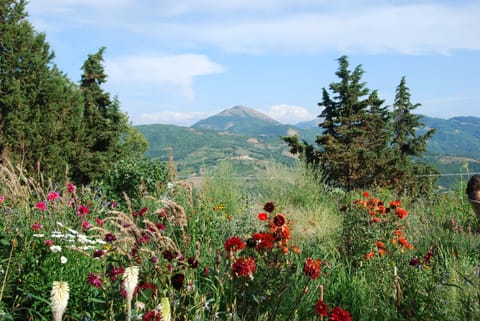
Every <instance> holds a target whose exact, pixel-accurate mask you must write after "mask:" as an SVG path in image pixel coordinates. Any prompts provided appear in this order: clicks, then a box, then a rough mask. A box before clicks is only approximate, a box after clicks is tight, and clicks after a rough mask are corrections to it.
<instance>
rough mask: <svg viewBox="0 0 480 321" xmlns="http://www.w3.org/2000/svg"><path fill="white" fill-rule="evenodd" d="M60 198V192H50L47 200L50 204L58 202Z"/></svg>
mask: <svg viewBox="0 0 480 321" xmlns="http://www.w3.org/2000/svg"><path fill="white" fill-rule="evenodd" d="M59 197H60V194H58V192H50V193H48V195H47V200H49V201H50V202H53V201H55V200H57V199H58V198H59Z"/></svg>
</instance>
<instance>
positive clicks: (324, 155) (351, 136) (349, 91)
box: [316, 56, 388, 189]
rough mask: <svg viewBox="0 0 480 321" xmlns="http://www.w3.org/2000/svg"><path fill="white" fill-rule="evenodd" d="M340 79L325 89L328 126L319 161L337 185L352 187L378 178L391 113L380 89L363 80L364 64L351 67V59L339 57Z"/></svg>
mask: <svg viewBox="0 0 480 321" xmlns="http://www.w3.org/2000/svg"><path fill="white" fill-rule="evenodd" d="M338 61H339V69H338V70H337V72H336V75H337V76H338V77H339V81H338V82H334V83H331V84H330V86H329V89H330V91H331V92H332V94H333V97H331V96H330V94H329V92H328V91H327V90H326V89H325V88H324V89H323V99H322V101H321V102H320V103H319V104H318V105H319V106H320V107H324V109H323V111H322V113H321V115H320V117H324V119H325V121H324V122H323V123H321V124H320V126H321V127H322V128H323V129H324V131H323V133H322V134H321V135H319V136H318V137H317V140H316V143H317V144H318V145H320V146H321V147H322V150H321V152H320V153H319V157H320V161H319V164H320V166H321V167H322V169H323V171H324V172H325V173H327V174H328V176H329V178H330V179H331V180H332V182H335V184H336V185H339V186H342V187H345V188H347V189H352V188H355V187H363V186H370V185H372V184H373V183H374V182H375V181H377V180H378V176H376V174H378V172H379V171H378V170H377V168H378V166H377V164H378V159H379V156H381V155H384V154H385V152H386V151H385V148H386V139H387V138H388V130H386V127H387V123H388V112H387V111H386V107H383V106H382V105H383V100H380V99H379V98H378V95H377V93H376V91H373V92H370V90H369V89H368V88H367V87H366V84H365V83H364V82H362V75H363V73H364V71H363V69H362V68H361V65H359V66H357V67H356V68H355V69H354V70H353V71H351V70H349V69H348V67H349V64H348V59H347V57H346V56H342V57H340V58H339V59H338Z"/></svg>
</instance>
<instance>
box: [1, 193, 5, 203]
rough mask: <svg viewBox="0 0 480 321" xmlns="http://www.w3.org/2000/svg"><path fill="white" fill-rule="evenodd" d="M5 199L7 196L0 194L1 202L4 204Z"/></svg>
mask: <svg viewBox="0 0 480 321" xmlns="http://www.w3.org/2000/svg"><path fill="white" fill-rule="evenodd" d="M4 200H5V196H3V195H0V204H3V201H4Z"/></svg>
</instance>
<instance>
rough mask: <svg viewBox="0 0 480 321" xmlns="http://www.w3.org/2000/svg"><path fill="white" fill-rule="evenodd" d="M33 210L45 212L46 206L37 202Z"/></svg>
mask: <svg viewBox="0 0 480 321" xmlns="http://www.w3.org/2000/svg"><path fill="white" fill-rule="evenodd" d="M35 208H36V209H37V210H40V211H46V210H47V205H46V204H45V202H38V203H37V205H35Z"/></svg>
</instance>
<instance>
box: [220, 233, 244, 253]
mask: <svg viewBox="0 0 480 321" xmlns="http://www.w3.org/2000/svg"><path fill="white" fill-rule="evenodd" d="M224 248H225V251H229V252H236V251H239V250H241V249H244V248H245V243H243V241H242V239H241V238H239V237H236V236H232V237H231V238H229V239H228V240H226V241H225V244H224Z"/></svg>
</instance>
